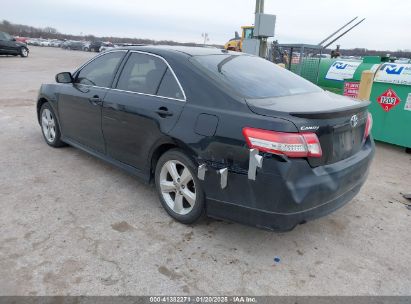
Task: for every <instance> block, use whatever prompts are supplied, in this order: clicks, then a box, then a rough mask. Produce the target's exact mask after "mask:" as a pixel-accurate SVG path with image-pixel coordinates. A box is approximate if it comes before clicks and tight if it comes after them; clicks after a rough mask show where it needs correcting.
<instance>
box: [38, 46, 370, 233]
mask: <svg viewBox="0 0 411 304" xmlns="http://www.w3.org/2000/svg"><path fill="white" fill-rule="evenodd" d="M367 106H368V102H364V101H358V100H354V99H350V98H347V97H343V96H339V95H336V94H333V93H330V92H327V91H324V90H322V89H321V88H319V87H317V86H316V85H314V84H312V83H310V82H308V81H306V80H305V79H303V78H301V77H299V76H297V75H295V74H293V73H291V72H289V71H287V70H286V69H284V68H281V67H279V66H277V65H275V64H273V63H271V62H269V61H267V60H264V59H262V58H259V57H256V56H251V55H247V54H242V53H236V52H229V51H226V50H219V49H210V48H188V47H163V46H139V47H129V48H118V49H114V50H111V51H108V52H105V53H102V54H99V55H98V56H97V57H95V58H93V59H91V60H90V61H88V62H86V63H85V64H84V65H82V66H81V67H79V68H78V69H77V70H76V71H74V72H72V73H71V72H62V73H59V74H57V75H56V83H53V84H44V85H42V86H41V89H40V93H39V97H38V101H37V116H38V121H39V124H40V126H41V130H42V133H43V136H44V139H45V142H46V143H47V144H48V145H49V146H51V147H61V146H64V145H67V144H68V145H71V146H74V147H77V148H79V149H81V150H84V151H86V152H88V153H90V154H92V155H94V156H96V157H98V158H100V159H103V160H105V161H107V162H109V163H111V164H112V165H115V166H117V167H120V168H122V169H124V170H126V171H128V172H129V173H131V174H133V175H136V176H138V177H140V178H141V179H143V180H144V181H146V182H148V183H150V182H153V183H154V184H155V187H156V190H157V192H158V196H159V199H160V201H161V203H162V205H163V207H164V209H165V210H166V211H167V213H168V214H169V215H170V216H171V217H173V218H174V219H175V220H177V221H180V222H182V223H185V224H190V223H193V222H195V221H197V220H199V219H200V218H201V217H202V216H203V215H207V216H210V217H214V218H219V219H226V220H230V221H235V222H240V223H244V224H248V225H253V226H257V227H260V228H266V229H271V230H283V231H284V230H290V229H292V228H294V227H295V226H296V225H298V224H300V223H304V222H306V221H308V220H312V219H315V218H318V217H320V216H323V215H326V214H328V213H330V212H332V211H334V210H336V209H338V208H339V207H341V206H343V205H344V204H346V203H347V202H349V201H350V200H352V198H353V197H354V196H355V195H356V194H357V193H358V192H359V191H360V188H361V186H362V185H363V184H364V182H365V180H366V178H367V174H368V169H369V167H370V163H371V161H372V158H373V155H374V143H373V140H372V137H371V134H370V132H371V127H372V117H371V115H370V114H369V113H368V111H367Z"/></svg>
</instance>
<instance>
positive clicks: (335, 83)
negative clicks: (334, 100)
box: [318, 56, 382, 95]
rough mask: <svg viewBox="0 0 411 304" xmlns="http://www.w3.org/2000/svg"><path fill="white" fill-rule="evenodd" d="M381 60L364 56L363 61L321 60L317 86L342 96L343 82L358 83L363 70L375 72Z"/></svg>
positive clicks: (377, 57) (376, 57)
mask: <svg viewBox="0 0 411 304" xmlns="http://www.w3.org/2000/svg"><path fill="white" fill-rule="evenodd" d="M381 62H382V60H381V57H379V56H366V57H364V58H363V60H347V59H322V60H321V63H320V67H319V75H318V85H319V86H320V87H322V88H323V89H325V90H328V91H331V92H334V93H337V94H341V95H343V94H344V87H345V85H344V82H345V81H346V80H349V81H350V82H359V81H360V80H361V74H362V72H363V71H365V70H371V71H376V70H377V69H378V68H379V67H380V64H381Z"/></svg>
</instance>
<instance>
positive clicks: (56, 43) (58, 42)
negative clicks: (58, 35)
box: [50, 39, 63, 47]
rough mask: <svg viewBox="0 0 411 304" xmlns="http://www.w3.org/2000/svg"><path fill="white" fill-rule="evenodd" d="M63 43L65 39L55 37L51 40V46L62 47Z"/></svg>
mask: <svg viewBox="0 0 411 304" xmlns="http://www.w3.org/2000/svg"><path fill="white" fill-rule="evenodd" d="M62 43H63V41H61V40H57V39H54V40H51V41H50V46H52V47H61V45H62Z"/></svg>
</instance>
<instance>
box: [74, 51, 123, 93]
mask: <svg viewBox="0 0 411 304" xmlns="http://www.w3.org/2000/svg"><path fill="white" fill-rule="evenodd" d="M124 53H125V52H112V53H108V54H105V55H102V56H100V57H98V58H96V59H94V60H93V61H92V62H90V63H89V64H87V65H86V66H85V67H83V68H82V69H81V70H80V72H79V73H78V74H77V77H76V80H75V83H79V84H84V85H91V86H97V87H103V88H108V87H110V86H111V82H112V80H113V77H114V74H115V72H116V70H117V67H118V65H119V64H120V61H121V59H122V58H123V56H124Z"/></svg>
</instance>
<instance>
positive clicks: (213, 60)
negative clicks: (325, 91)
mask: <svg viewBox="0 0 411 304" xmlns="http://www.w3.org/2000/svg"><path fill="white" fill-rule="evenodd" d="M191 60H193V61H194V63H198V64H199V65H200V67H202V68H204V70H205V71H206V72H207V73H209V74H210V75H211V77H213V78H215V79H216V80H217V81H221V82H222V83H224V84H225V85H227V86H228V87H230V88H231V89H232V90H233V91H235V92H236V93H237V94H239V95H241V96H243V97H245V98H253V99H258V98H269V97H280V96H289V95H296V94H305V93H313V92H320V91H321V89H320V88H319V87H317V86H316V85H314V84H312V83H311V82H309V81H307V80H305V79H304V78H302V77H300V76H297V75H296V74H294V73H292V72H290V71H287V70H286V69H284V68H281V67H278V66H277V65H276V64H274V63H272V62H270V61H268V60H265V59H262V58H259V57H256V56H248V55H207V56H195V57H193V59H191Z"/></svg>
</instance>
